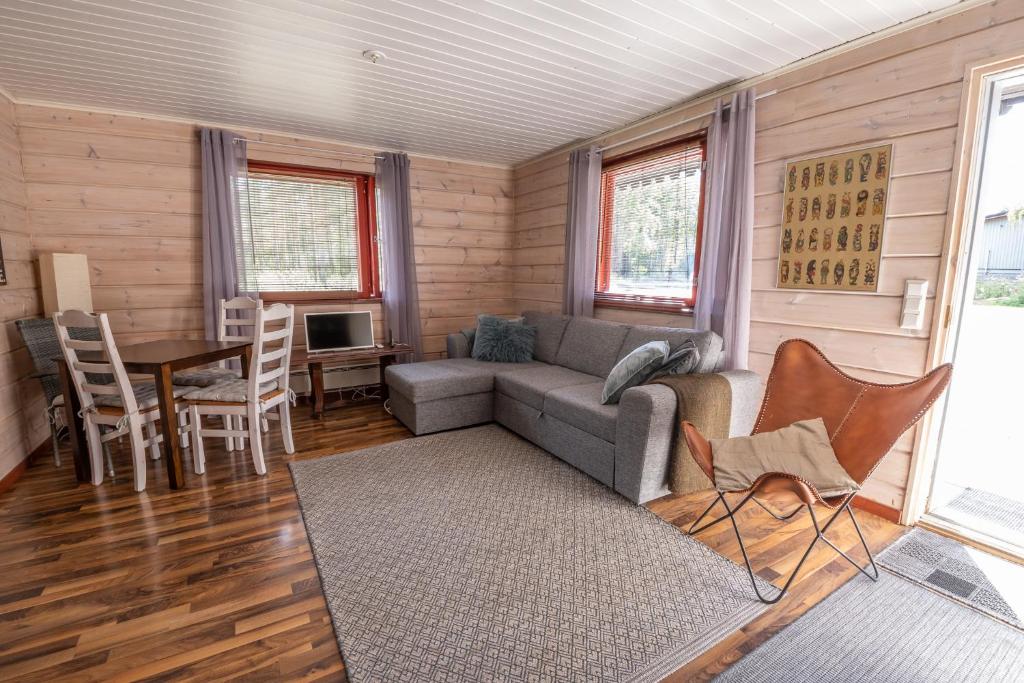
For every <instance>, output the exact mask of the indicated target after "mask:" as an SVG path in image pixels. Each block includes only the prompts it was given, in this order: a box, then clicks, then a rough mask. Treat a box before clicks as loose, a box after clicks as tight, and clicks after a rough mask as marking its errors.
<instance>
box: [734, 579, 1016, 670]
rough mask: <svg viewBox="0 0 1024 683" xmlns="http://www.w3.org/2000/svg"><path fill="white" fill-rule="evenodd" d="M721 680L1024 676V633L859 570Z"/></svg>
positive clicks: (913, 586)
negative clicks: (862, 574)
mask: <svg viewBox="0 0 1024 683" xmlns="http://www.w3.org/2000/svg"><path fill="white" fill-rule="evenodd" d="M716 680H717V681H721V682H722V683H729V682H730V681H743V682H745V683H756V682H762V681H763V682H767V681H772V682H775V681H788V682H790V683H826V682H827V683H847V682H848V683H863V682H864V681H873V682H881V683H907V682H910V681H914V682H917V681H928V682H929V683H933V682H934V683H938V682H945V681H948V682H949V683H965V682H968V681H971V682H974V681H977V682H979V683H980V682H982V681H984V682H985V683H992V682H994V681H1024V634H1021V633H1020V632H1019V631H1017V630H1015V629H1013V628H1011V627H1009V626H1007V625H1006V624H1004V623H1002V622H1000V621H996V620H995V619H991V618H989V617H988V616H986V615H985V614H982V613H981V612H978V611H976V610H973V609H969V608H967V607H964V606H963V605H961V604H959V603H957V602H954V601H952V600H949V599H947V598H946V597H944V596H942V595H940V594H938V593H935V592H934V591H931V590H929V589H927V588H924V587H923V586H922V585H921V584H918V583H914V582H911V581H907V580H906V579H903V578H902V577H900V576H897V575H895V574H889V573H887V572H882V576H881V578H880V579H879V580H878V582H877V583H873V582H872V581H870V580H869V579H867V578H866V577H864V576H861V575H860V574H858V575H856V576H855V577H854V578H852V579H850V581H849V582H847V583H846V584H845V585H843V586H842V587H841V588H840V589H839V590H837V591H836V592H835V593H833V594H832V595H830V596H828V597H827V598H825V599H824V600H823V601H821V602H820V603H818V605H816V606H815V607H814V608H812V609H811V610H810V611H809V612H807V613H806V614H804V615H803V616H802V617H800V618H799V619H797V620H796V621H795V622H793V623H792V624H791V625H790V626H788V627H787V628H785V629H783V630H782V631H780V632H779V633H778V634H776V635H775V636H773V637H772V638H771V639H770V640H768V641H766V642H765V643H764V644H762V645H761V646H760V647H758V648H757V649H755V650H754V651H753V652H751V653H750V654H748V655H747V656H746V657H744V658H743V659H741V660H740V661H739V662H738V663H737V664H736V665H734V666H733V667H732V668H730V669H729V670H727V671H726V672H725V673H723V674H722V675H721V676H719V677H718V678H717V679H716Z"/></svg>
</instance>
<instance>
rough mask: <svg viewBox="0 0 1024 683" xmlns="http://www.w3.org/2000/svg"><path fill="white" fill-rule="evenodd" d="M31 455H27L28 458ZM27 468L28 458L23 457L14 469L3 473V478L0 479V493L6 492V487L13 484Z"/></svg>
mask: <svg viewBox="0 0 1024 683" xmlns="http://www.w3.org/2000/svg"><path fill="white" fill-rule="evenodd" d="M30 457H32V456H29V458H30ZM26 469H28V458H25V459H24V460H22V461H21V462H19V463H18V464H17V465H15V466H14V469H13V470H11V471H10V472H8V473H7V474H6V475H4V478H3V479H0V495H2V494H4V493H6V492H7V489H9V488H11V487H12V486H14V484H15V483H16V482H17V481H18V480H19V479H21V475H23V474H25V470H26Z"/></svg>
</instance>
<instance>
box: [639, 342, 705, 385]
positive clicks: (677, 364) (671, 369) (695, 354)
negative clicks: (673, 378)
mask: <svg viewBox="0 0 1024 683" xmlns="http://www.w3.org/2000/svg"><path fill="white" fill-rule="evenodd" d="M698 365H700V351H698V350H697V344H695V343H694V341H693V340H692V339H687V340H686V341H684V342H683V343H682V344H680V345H679V346H677V347H676V348H675V350H673V351H672V353H670V354H669V355H668V358H666V359H665V362H664V363H662V364H661V367H660V368H658V370H657V371H656V372H655V373H654V375H653V376H652V377H651V379H654V378H655V377H663V376H665V375H689V374H690V373H692V372H693V371H694V370H696V369H697V366H698Z"/></svg>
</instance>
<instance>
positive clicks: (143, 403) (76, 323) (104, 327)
mask: <svg viewBox="0 0 1024 683" xmlns="http://www.w3.org/2000/svg"><path fill="white" fill-rule="evenodd" d="M53 322H54V326H55V327H56V330H57V340H58V341H59V342H60V348H61V352H62V353H63V355H64V360H65V362H67V364H68V369H69V371H70V373H71V376H72V379H73V380H74V385H75V391H76V392H77V393H78V399H79V402H80V403H81V405H82V412H81V416H82V419H83V420H84V421H85V434H86V440H87V443H88V448H89V460H90V461H91V464H92V483H93V484H95V485H99V484H101V483H103V451H104V444H106V443H107V442H108V441H111V440H113V439H116V438H119V437H121V436H124V435H125V434H127V435H128V436H129V441H130V443H131V450H132V466H133V468H134V471H135V490H136V491H142V490H144V489H145V488H146V448H147V447H149V449H150V453H151V455H152V457H153V459H154V460H156V459H158V458H159V457H160V443H161V442H162V441H163V435H162V434H160V433H159V432H158V431H157V429H156V422H157V421H158V420H159V419H160V410H159V405H158V399H157V393H156V385H155V384H154V383H153V382H144V383H138V384H133V383H132V382H131V381H130V380H129V379H128V373H127V372H125V369H124V364H123V363H122V362H121V356H120V354H119V353H118V351H117V346H116V345H115V344H114V336H113V334H112V333H111V331H110V323H109V321H108V320H107V315H106V314H105V313H100V314H99V315H96V314H93V313H86V312H84V311H61V312H57V313H54V314H53ZM70 328H86V329H88V328H93V329H97V330H98V331H99V341H94V340H82V339H72V337H71V334H70ZM81 351H84V352H88V353H89V354H90V355H88V356H86V358H85V359H82V358H80V357H79V352H81ZM104 377H109V378H111V380H112V381H110V382H109V383H100V382H101V378H104ZM188 391H189V387H175V389H174V395H175V396H176V397H178V396H181V395H182V394H185V393H186V392H188ZM175 412H176V413H177V415H178V433H179V434H180V435H181V438H182V439H183V443H184V444H185V445H186V446H187V445H188V442H187V438H188V437H187V426H186V424H185V420H186V418H187V404H185V403H181V404H180V405H179V404H176V405H175ZM101 427H102V428H103V429H101ZM143 429H145V431H146V435H145V436H143V433H142V432H143Z"/></svg>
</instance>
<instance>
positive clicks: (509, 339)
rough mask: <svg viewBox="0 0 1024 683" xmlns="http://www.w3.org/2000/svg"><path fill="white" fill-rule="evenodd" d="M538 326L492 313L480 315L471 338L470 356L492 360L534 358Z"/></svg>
mask: <svg viewBox="0 0 1024 683" xmlns="http://www.w3.org/2000/svg"><path fill="white" fill-rule="evenodd" d="M536 338H537V328H536V327H534V326H533V325H524V324H523V323H522V322H521V319H520V322H516V321H514V320H505V319H504V318H498V317H495V316H491V315H486V316H480V318H479V319H478V322H477V326H476V338H475V339H474V341H473V353H472V355H473V358H475V359H477V360H485V361H491V362H495V363H526V362H527V361H531V360H533V344H534V342H535V340H536Z"/></svg>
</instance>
